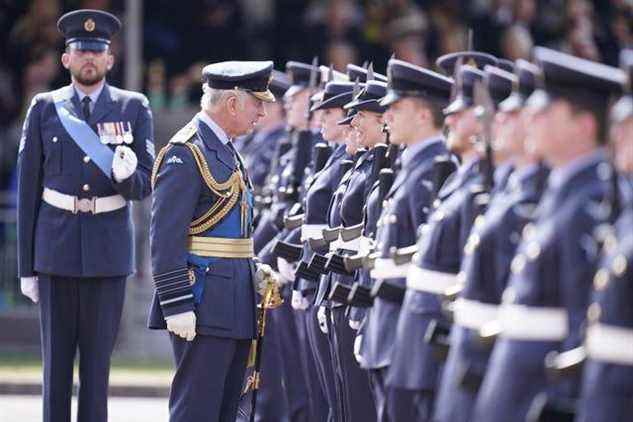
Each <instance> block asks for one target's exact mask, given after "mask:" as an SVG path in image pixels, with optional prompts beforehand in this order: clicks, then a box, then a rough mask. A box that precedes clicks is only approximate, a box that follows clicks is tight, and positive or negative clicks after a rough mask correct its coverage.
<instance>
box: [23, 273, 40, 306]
mask: <svg viewBox="0 0 633 422" xmlns="http://www.w3.org/2000/svg"><path fill="white" fill-rule="evenodd" d="M20 290H21V291H22V294H23V295H24V296H26V297H28V298H29V299H31V300H32V301H33V303H37V302H38V301H39V300H40V289H39V286H38V282H37V276H33V277H20Z"/></svg>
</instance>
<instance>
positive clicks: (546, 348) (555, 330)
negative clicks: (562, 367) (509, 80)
mask: <svg viewBox="0 0 633 422" xmlns="http://www.w3.org/2000/svg"><path fill="white" fill-rule="evenodd" d="M534 57H535V59H536V61H537V63H538V64H539V65H540V66H541V68H542V69H543V79H544V80H543V83H542V84H539V85H540V86H539V89H537V90H536V91H534V93H533V94H532V95H531V96H530V98H529V100H528V104H527V106H528V108H529V110H528V113H530V115H531V116H530V128H531V131H530V132H529V134H528V144H529V145H530V147H531V148H533V149H534V151H535V152H536V153H538V154H540V155H541V156H542V157H543V158H544V159H545V160H546V161H547V163H548V164H550V166H551V168H552V172H551V174H550V175H549V178H548V186H547V189H546V190H545V192H544V194H543V198H542V200H541V202H540V204H539V209H538V211H537V212H538V216H537V218H536V220H535V223H534V224H533V225H528V226H526V229H524V230H523V238H522V240H521V243H520V244H519V247H518V249H517V255H516V256H515V257H514V259H513V261H512V265H511V271H512V275H511V276H510V279H509V282H508V287H507V288H506V289H505V291H504V293H503V300H502V304H501V309H500V310H499V325H500V330H501V333H500V338H499V339H497V341H496V343H495V346H494V351H493V352H492V356H491V358H490V361H489V364H488V370H487V372H486V376H485V378H484V381H483V384H482V386H481V389H480V391H479V394H478V397H477V402H476V404H475V410H474V416H473V419H472V420H474V421H486V422H494V421H508V420H524V419H525V418H526V416H527V414H528V411H529V408H530V405H531V403H532V400H533V399H534V398H535V397H536V396H537V395H538V394H541V393H542V394H547V396H548V399H549V400H550V401H551V402H557V403H562V402H568V401H570V400H573V399H574V398H576V397H577V396H578V394H579V392H578V386H579V382H578V381H579V380H578V379H577V377H570V378H568V379H565V380H563V381H561V382H558V383H551V382H549V381H550V380H548V378H547V377H546V373H545V366H544V359H545V356H546V355H547V354H548V353H549V352H551V351H566V350H570V349H573V348H575V347H577V346H579V343H580V342H581V340H582V336H581V333H582V329H583V328H582V327H583V325H584V323H585V315H586V312H587V307H588V305H589V295H590V291H591V283H592V279H593V275H594V273H595V270H596V266H597V262H598V258H599V253H598V252H599V245H598V243H597V240H596V238H595V237H594V234H595V229H596V228H597V227H598V226H599V225H601V224H604V223H605V222H606V218H607V217H608V213H605V212H604V207H603V206H601V204H604V202H603V201H604V200H605V198H606V195H607V192H608V183H607V179H608V173H609V172H608V169H609V167H608V163H607V161H606V155H605V151H604V149H603V148H602V146H603V145H604V142H605V132H606V127H605V123H606V116H605V114H606V110H607V104H608V102H609V100H610V98H611V96H612V95H613V94H615V93H616V92H618V91H619V90H621V86H622V82H623V80H624V76H623V73H622V72H620V71H619V70H618V69H616V68H612V67H609V66H604V65H601V64H598V63H593V62H590V61H587V60H583V59H579V58H576V57H572V56H570V55H567V54H563V53H559V52H556V51H553V50H549V49H546V48H541V47H537V48H536V49H535V51H534ZM605 170H606V171H605Z"/></svg>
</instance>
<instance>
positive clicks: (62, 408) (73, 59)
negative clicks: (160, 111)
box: [18, 10, 154, 422]
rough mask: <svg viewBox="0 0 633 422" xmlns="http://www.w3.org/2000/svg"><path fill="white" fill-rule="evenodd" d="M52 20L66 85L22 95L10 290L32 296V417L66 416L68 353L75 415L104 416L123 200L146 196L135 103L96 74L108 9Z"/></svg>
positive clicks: (122, 263)
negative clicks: (36, 407) (37, 391)
mask: <svg viewBox="0 0 633 422" xmlns="http://www.w3.org/2000/svg"><path fill="white" fill-rule="evenodd" d="M57 27H58V28H59V30H60V31H61V32H62V34H63V35H64V37H65V38H66V49H65V51H64V53H63V54H62V57H61V62H62V65H63V66H64V68H66V69H67V70H68V71H69V72H70V77H71V78H70V79H71V83H70V85H68V86H65V87H63V88H60V89H58V90H55V91H51V92H46V93H41V94H38V95H36V96H35V98H34V99H33V101H32V103H31V106H30V108H29V111H28V113H27V116H26V120H25V122H24V127H23V131H22V138H21V139H20V146H19V153H18V244H19V251H18V263H19V276H20V283H21V288H22V292H23V293H24V294H25V295H26V296H28V297H29V298H30V299H31V300H33V302H36V303H39V309H40V321H41V344H42V359H43V368H44V383H43V392H42V393H43V404H44V415H43V420H44V421H46V422H48V421H70V417H71V410H70V409H71V407H70V406H71V395H72V387H73V367H74V361H75V356H76V354H77V351H79V385H80V388H79V406H78V412H77V414H78V420H79V421H95V422H98V421H103V422H105V421H106V420H107V419H108V417H107V393H108V375H109V370H110V355H111V354H112V350H113V348H114V344H115V341H116V338H117V333H118V330H119V323H120V320H121V312H122V308H123V298H124V294H125V280H126V278H127V276H128V275H130V274H131V273H132V272H133V271H134V263H133V257H134V253H133V241H132V239H133V237H132V225H131V223H130V222H131V220H130V206H129V201H133V200H142V199H144V198H145V197H147V196H148V195H149V194H150V172H151V168H152V163H153V161H154V139H153V125H152V114H151V112H150V109H149V106H148V101H147V99H146V98H145V97H144V96H143V95H141V94H139V93H135V92H130V91H124V90H121V89H118V88H115V87H113V86H110V85H109V84H108V83H107V82H106V74H107V73H108V71H109V70H110V69H111V68H112V66H113V64H114V57H113V55H112V53H111V51H110V40H111V37H112V36H114V35H115V34H116V33H117V32H118V30H119V29H120V27H121V22H120V21H119V20H118V19H117V18H116V17H115V16H113V15H111V14H109V13H106V12H101V11H96V10H77V11H74V12H70V13H67V14H65V15H64V16H62V17H61V18H60V19H59V21H58V22H57Z"/></svg>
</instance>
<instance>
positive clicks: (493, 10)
mask: <svg viewBox="0 0 633 422" xmlns="http://www.w3.org/2000/svg"><path fill="white" fill-rule="evenodd" d="M139 1H140V0H66V1H63V0H0V317H2V315H3V314H4V315H6V314H7V313H10V312H13V311H14V310H15V309H20V308H22V309H23V308H25V307H26V306H27V304H26V303H27V302H26V301H25V300H22V299H21V298H20V295H19V294H18V293H19V289H18V288H17V285H18V283H17V277H16V271H15V270H16V268H15V255H16V252H15V210H14V198H15V194H14V191H15V182H14V179H15V174H14V173H15V157H16V154H17V145H18V141H19V136H20V129H21V124H22V120H23V118H24V114H25V112H26V109H27V108H28V105H29V103H30V101H31V98H32V97H33V96H34V95H35V94H37V93H38V92H42V91H48V90H51V89H55V88H58V87H60V86H62V85H65V84H67V83H68V81H69V79H68V74H67V72H66V71H65V70H64V69H63V68H62V67H61V64H60V54H61V52H62V49H63V38H62V36H61V34H60V33H59V32H58V31H57V28H56V22H57V19H58V18H59V17H60V16H61V15H62V14H63V13H65V12H67V11H69V10H72V9H77V8H93V9H102V10H107V11H110V12H113V13H114V14H116V15H117V16H119V17H121V18H122V20H123V21H124V26H123V27H124V31H130V30H135V31H136V30H138V34H139V35H140V36H141V37H142V38H141V39H142V41H141V42H142V43H141V49H140V51H142V57H140V58H139V59H140V63H142V64H143V65H142V69H140V71H141V75H142V78H141V79H142V86H141V90H142V91H143V92H144V93H145V94H146V95H147V96H148V98H149V100H150V103H151V107H152V110H153V112H154V122H155V124H156V142H157V143H158V146H160V145H163V144H164V143H165V142H166V141H167V140H168V139H169V136H170V134H171V133H173V132H174V131H175V130H176V129H177V126H178V125H179V124H181V123H182V122H184V121H187V120H188V119H189V118H190V116H191V115H192V114H193V112H194V109H195V107H197V106H198V103H199V98H200V94H201V89H200V70H201V68H202V66H203V65H205V64H207V63H211V62H216V61H222V60H228V59H272V60H274V62H275V65H276V67H277V68H278V69H280V70H283V66H284V63H285V62H286V61H287V60H299V61H304V62H310V61H311V59H312V57H313V56H314V55H318V56H319V62H320V63H323V64H329V63H332V64H333V66H334V67H335V68H336V69H339V70H344V69H345V65H346V64H347V63H357V64H361V63H362V62H364V61H365V60H370V61H372V62H373V63H374V67H375V69H376V70H378V71H380V72H384V70H385V65H386V62H387V60H388V59H389V57H390V56H391V55H392V54H395V56H396V57H397V58H400V59H403V60H406V61H409V62H413V63H416V64H420V65H422V66H429V67H432V66H433V63H434V60H435V58H436V57H438V56H440V55H442V54H445V53H448V52H451V51H458V50H463V49H466V48H467V47H468V36H467V33H468V30H469V29H470V28H472V29H473V33H474V36H473V40H472V42H473V45H472V47H473V48H474V49H476V50H479V51H485V52H488V53H491V54H494V55H495V56H497V57H503V58H507V59H510V60H515V59H518V58H526V59H529V56H530V51H531V48H532V47H533V46H534V45H544V46H550V47H553V48H556V49H558V50H561V51H565V52H568V53H571V54H574V55H577V56H580V57H583V58H587V59H591V60H596V61H601V62H604V63H608V64H611V65H615V66H617V61H618V55H619V51H620V50H621V49H622V48H624V47H629V48H630V47H633V2H632V1H631V0H181V1H174V0H145V1H144V2H142V3H140V4H141V5H142V6H141V19H140V21H141V22H142V23H141V25H140V28H136V27H133V28H131V25H130V23H129V22H126V19H125V17H126V11H127V9H128V8H130V7H131V5H132V4H133V3H136V4H137V6H138V4H139V3H138V2H139ZM125 39H126V38H125V34H123V35H120V36H118V37H117V38H115V40H114V42H113V46H112V48H113V50H114V53H115V56H116V59H117V64H116V65H115V67H114V69H113V70H112V72H111V73H110V75H109V81H110V83H112V84H114V85H117V86H121V87H126V86H130V85H129V83H128V81H126V80H125V72H124V69H125V60H126V57H127V58H129V56H126V55H125V54H124V53H125V48H126V45H125V42H124V41H125ZM174 116H177V117H174ZM142 214H143V213H142V212H139V214H138V215H139V216H140V215H142ZM140 218H141V217H139V219H140ZM139 223H141V221H139ZM142 226H143V224H139V227H141V230H142ZM142 234H143V232H142V231H141V232H140V234H139V236H138V238H139V239H143V238H144V236H143V235H142ZM145 237H146V236H145ZM141 246H142V245H141ZM139 249H140V251H141V252H140V255H139V256H140V260H141V261H139V263H138V267H139V271H140V272H139V275H138V277H139V278H143V275H144V274H143V268H144V261H143V260H144V258H143V256H145V255H144V254H143V250H144V248H143V247H141V248H139ZM145 288H146V289H148V290H149V289H150V288H151V283H150V282H148V283H147V284H146V287H145ZM145 297H146V296H145V295H140V296H139V299H138V300H139V301H142V300H145ZM128 301H134V296H133V297H132V298H131V299H129V300H128ZM145 303H147V302H145ZM140 309H141V311H142V312H139V313H138V315H137V316H136V320H135V322H134V323H137V324H143V323H144V318H143V315H144V312H145V310H146V307H143V306H141V307H140ZM33 311H34V308H33ZM0 340H1V338H0Z"/></svg>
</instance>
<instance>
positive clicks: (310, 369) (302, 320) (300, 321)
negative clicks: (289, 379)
mask: <svg viewBox="0 0 633 422" xmlns="http://www.w3.org/2000/svg"><path fill="white" fill-rule="evenodd" d="M294 315H295V321H296V323H297V334H298V336H299V353H300V356H301V366H302V367H303V371H304V376H305V379H306V380H307V387H308V394H309V397H308V400H309V401H310V413H311V420H314V421H325V420H327V418H328V413H329V412H328V405H327V399H326V398H325V392H324V391H323V389H322V388H321V384H320V383H319V382H318V381H317V380H318V379H319V373H318V371H317V365H318V364H317V362H316V360H315V358H314V353H313V352H312V348H311V345H310V343H309V334H308V330H309V329H310V328H308V327H309V326H310V325H312V324H313V323H314V322H313V317H314V313H313V312H312V308H310V309H308V310H305V311H298V310H295V311H294ZM290 388H292V387H290Z"/></svg>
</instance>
